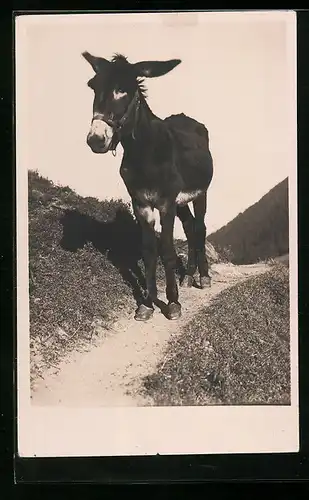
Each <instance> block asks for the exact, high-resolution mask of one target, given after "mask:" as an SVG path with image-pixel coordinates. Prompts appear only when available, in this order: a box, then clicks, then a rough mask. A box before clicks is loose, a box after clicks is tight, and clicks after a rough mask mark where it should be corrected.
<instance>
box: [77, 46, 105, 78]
mask: <svg viewBox="0 0 309 500" xmlns="http://www.w3.org/2000/svg"><path fill="white" fill-rule="evenodd" d="M82 56H83V57H84V58H85V59H86V61H88V62H89V64H91V66H92V68H93V70H94V71H95V72H96V73H99V72H100V71H103V70H104V69H106V68H107V67H108V66H109V64H110V63H109V61H108V60H107V59H104V58H103V57H96V56H92V55H91V54H89V52H87V51H85V52H83V53H82Z"/></svg>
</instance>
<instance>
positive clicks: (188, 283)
mask: <svg viewBox="0 0 309 500" xmlns="http://www.w3.org/2000/svg"><path fill="white" fill-rule="evenodd" d="M193 283H194V278H193V276H189V275H188V274H186V275H185V277H184V279H183V281H182V282H181V285H180V286H182V287H186V288H191V286H193Z"/></svg>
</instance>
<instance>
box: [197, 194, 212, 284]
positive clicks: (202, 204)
mask: <svg viewBox="0 0 309 500" xmlns="http://www.w3.org/2000/svg"><path fill="white" fill-rule="evenodd" d="M193 207H194V215H195V244H196V254H197V265H198V270H199V274H200V285H201V287H202V288H205V287H207V286H211V279H210V276H209V272H208V268H209V266H208V260H207V256H206V226H205V214H206V207H207V194H206V193H204V194H203V195H201V196H199V197H198V198H196V200H194V202H193Z"/></svg>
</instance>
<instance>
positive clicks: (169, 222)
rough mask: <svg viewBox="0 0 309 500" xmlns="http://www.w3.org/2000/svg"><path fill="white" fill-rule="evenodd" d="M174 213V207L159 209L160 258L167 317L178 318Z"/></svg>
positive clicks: (179, 309)
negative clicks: (164, 209) (160, 228)
mask: <svg viewBox="0 0 309 500" xmlns="http://www.w3.org/2000/svg"><path fill="white" fill-rule="evenodd" d="M175 215H176V207H175V206H174V207H170V208H169V209H168V210H167V211H164V212H161V211H160V221H161V227H162V230H161V238H160V242H161V249H162V260H163V264H164V269H165V277H166V298H167V300H168V306H167V317H168V319H178V318H179V317H180V316H181V305H180V303H179V302H178V287H177V282H176V274H175V270H176V265H177V255H176V251H175V247H174V241H173V232H174V222H175Z"/></svg>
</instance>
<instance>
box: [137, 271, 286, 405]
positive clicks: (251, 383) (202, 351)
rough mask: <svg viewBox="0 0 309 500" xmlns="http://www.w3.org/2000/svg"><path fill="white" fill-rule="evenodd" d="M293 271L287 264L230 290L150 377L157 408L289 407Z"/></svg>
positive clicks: (169, 351)
mask: <svg viewBox="0 0 309 500" xmlns="http://www.w3.org/2000/svg"><path fill="white" fill-rule="evenodd" d="M289 342H290V338H289V273H288V268H287V267H286V266H284V265H281V264H276V265H274V266H273V267H272V268H271V270H270V271H268V272H266V273H265V274H263V275H260V276H258V277H254V278H250V279H249V280H247V281H246V282H243V283H240V284H238V285H235V286H233V287H232V288H230V289H228V290H226V291H224V292H222V293H221V294H220V295H219V296H218V297H217V298H216V299H215V300H214V301H213V303H212V304H211V305H210V306H209V307H208V308H207V309H205V310H204V311H201V313H200V314H199V315H198V317H196V318H195V319H194V320H193V321H192V322H191V323H189V324H188V325H187V326H186V328H185V329H184V331H183V332H182V333H181V335H180V336H176V337H175V338H174V339H172V340H171V341H170V343H169V346H168V349H167V352H166V357H165V360H164V361H163V362H162V363H161V364H160V365H159V366H158V370H157V372H156V373H155V374H153V375H150V376H148V377H146V379H145V380H144V387H145V391H146V392H147V393H148V394H150V395H151V396H152V397H153V398H154V401H155V404H157V405H203V404H289V403H290V399H289V392H290V364H289V363H290V361H289Z"/></svg>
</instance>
